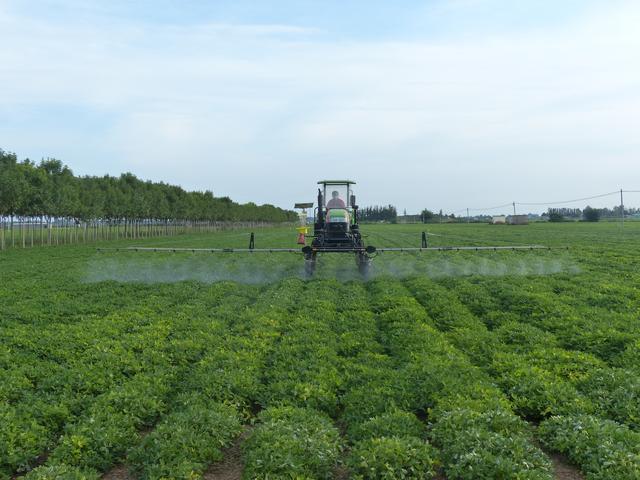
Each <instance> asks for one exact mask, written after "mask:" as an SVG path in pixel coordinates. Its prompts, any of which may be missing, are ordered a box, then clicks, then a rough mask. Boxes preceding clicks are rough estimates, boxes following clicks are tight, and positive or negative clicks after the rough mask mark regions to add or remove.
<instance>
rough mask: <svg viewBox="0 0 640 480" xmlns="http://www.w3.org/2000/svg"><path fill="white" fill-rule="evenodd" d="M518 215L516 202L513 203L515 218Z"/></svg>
mask: <svg viewBox="0 0 640 480" xmlns="http://www.w3.org/2000/svg"><path fill="white" fill-rule="evenodd" d="M515 214H516V202H513V215H514V216H515Z"/></svg>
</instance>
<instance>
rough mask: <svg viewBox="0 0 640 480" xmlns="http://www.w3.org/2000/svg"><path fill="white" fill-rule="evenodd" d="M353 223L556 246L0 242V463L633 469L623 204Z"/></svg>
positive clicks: (377, 470) (433, 238) (381, 241)
mask: <svg viewBox="0 0 640 480" xmlns="http://www.w3.org/2000/svg"><path fill="white" fill-rule="evenodd" d="M362 230H363V232H364V233H365V234H366V235H368V236H367V238H366V242H367V243H368V244H372V245H375V246H377V247H383V246H389V247H392V246H416V247H417V246H420V232H422V231H423V230H426V231H427V232H428V233H429V237H428V238H429V243H430V246H446V245H518V244H520V245H521V244H543V245H548V246H551V247H562V246H568V247H570V248H569V250H562V249H558V250H551V251H532V252H529V251H515V252H507V251H504V252H502V251H501V252H490V251H489V252H477V253H476V252H429V253H422V254H412V253H394V254H392V253H381V254H379V255H378V256H377V257H376V258H375V260H374V264H373V265H374V266H373V272H372V274H371V278H369V279H368V280H367V281H363V279H362V278H361V277H360V276H359V275H358V273H357V268H356V265H355V262H354V260H353V257H352V256H349V255H344V256H342V255H333V256H332V255H325V256H323V257H321V258H320V261H319V266H318V270H317V272H316V273H317V275H316V277H315V278H314V279H313V280H306V279H305V278H304V277H303V267H302V256H301V255H297V254H289V253H282V254H262V253H253V254H247V255H240V254H234V253H225V254H207V253H150V252H140V253H134V252H116V251H110V250H105V251H102V252H96V245H89V244H87V245H81V246H77V245H76V246H59V247H43V248H33V249H10V250H7V251H4V252H0V278H1V279H2V281H1V282H0V479H2V480H4V479H10V478H20V477H22V476H25V478H27V479H29V480H32V479H97V478H132V479H197V478H208V479H216V478H219V479H231V478H245V479H254V478H261V479H288V478H289V479H298V478H300V479H328V478H338V479H345V478H357V479H376V478H380V479H382V478H384V479H396V478H397V479H402V478H437V479H451V480H455V479H465V480H466V479H468V480H478V479H520V480H525V479H526V480H529V479H530V480H538V479H539V480H543V479H556V478H557V479H581V478H586V479H598V480H618V479H620V480H627V479H630V480H633V479H640V288H639V285H640V268H639V267H640V222H638V223H635V222H628V223H625V225H624V227H623V228H622V227H621V226H620V224H618V223H605V222H602V223H593V224H591V223H558V224H551V223H539V224H538V223H534V224H531V225H526V226H491V225H485V224H468V225H466V224H451V225H447V224H442V225H438V224H434V225H363V226H362ZM248 239H249V236H248V231H228V232H220V233H216V234H201V235H192V236H177V237H171V238H152V239H144V240H140V239H138V240H127V241H119V242H103V243H100V244H99V245H98V246H100V247H104V248H116V247H122V246H131V245H139V246H158V247H166V246H176V247H193V248H206V247H222V246H229V247H245V248H246V247H247V246H248ZM295 240H296V238H295V231H294V229H293V228H272V229H262V230H256V247H257V248H263V247H295V246H296V244H295Z"/></svg>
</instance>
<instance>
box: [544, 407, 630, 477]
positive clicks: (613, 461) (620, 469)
mask: <svg viewBox="0 0 640 480" xmlns="http://www.w3.org/2000/svg"><path fill="white" fill-rule="evenodd" d="M538 433H539V435H540V437H541V439H542V441H543V442H544V444H545V445H546V446H547V447H549V448H551V449H554V450H557V451H559V452H562V453H565V454H566V455H567V456H568V457H569V458H570V459H571V460H572V461H573V462H575V463H576V464H578V465H579V466H580V468H581V469H582V471H584V472H585V473H587V474H588V478H589V479H594V480H632V479H638V478H640V434H639V433H637V432H633V431H631V430H629V428H628V427H626V426H624V425H620V424H618V423H616V422H613V421H611V420H602V419H600V418H597V417H594V416H589V415H578V416H567V417H552V418H550V419H549V420H547V421H545V422H543V423H542V424H541V425H540V428H539V431H538Z"/></svg>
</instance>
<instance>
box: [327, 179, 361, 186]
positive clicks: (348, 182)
mask: <svg viewBox="0 0 640 480" xmlns="http://www.w3.org/2000/svg"><path fill="white" fill-rule="evenodd" d="M355 183H356V182H354V181H353V180H320V181H319V182H318V185H320V184H323V185H355Z"/></svg>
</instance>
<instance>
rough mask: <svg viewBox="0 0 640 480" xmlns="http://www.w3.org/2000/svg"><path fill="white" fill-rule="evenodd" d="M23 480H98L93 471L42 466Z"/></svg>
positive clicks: (64, 466)
mask: <svg viewBox="0 0 640 480" xmlns="http://www.w3.org/2000/svg"><path fill="white" fill-rule="evenodd" d="M24 478H25V480H98V479H99V478H100V475H98V473H97V472H95V471H93V470H80V469H78V468H76V467H70V466H68V465H54V466H42V467H38V468H35V469H33V470H31V471H30V472H29V473H28V474H27V475H25V477H24Z"/></svg>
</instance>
